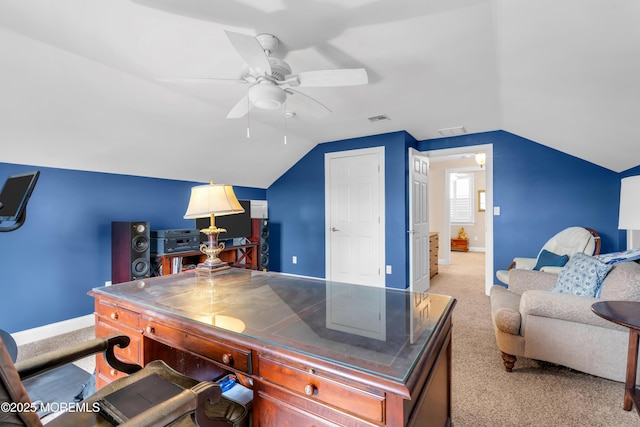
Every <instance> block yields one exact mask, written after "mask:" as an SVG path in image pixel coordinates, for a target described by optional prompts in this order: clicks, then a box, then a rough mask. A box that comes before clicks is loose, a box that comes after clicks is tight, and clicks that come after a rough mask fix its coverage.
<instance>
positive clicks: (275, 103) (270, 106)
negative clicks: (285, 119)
mask: <svg viewBox="0 0 640 427" xmlns="http://www.w3.org/2000/svg"><path fill="white" fill-rule="evenodd" d="M286 99H287V94H286V93H285V91H283V90H282V89H280V88H279V87H278V86H276V85H275V84H274V83H272V82H269V81H263V82H260V83H258V84H257V85H253V86H251V87H250V88H249V100H250V101H251V103H252V104H253V105H255V106H256V107H258V108H261V109H263V110H275V109H278V108H280V107H281V106H282V104H284V101H285V100H286Z"/></svg>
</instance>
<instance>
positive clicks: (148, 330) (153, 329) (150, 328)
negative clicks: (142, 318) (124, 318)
mask: <svg viewBox="0 0 640 427" xmlns="http://www.w3.org/2000/svg"><path fill="white" fill-rule="evenodd" d="M147 333H148V334H155V333H156V328H154V327H153V326H151V325H149V326H147Z"/></svg>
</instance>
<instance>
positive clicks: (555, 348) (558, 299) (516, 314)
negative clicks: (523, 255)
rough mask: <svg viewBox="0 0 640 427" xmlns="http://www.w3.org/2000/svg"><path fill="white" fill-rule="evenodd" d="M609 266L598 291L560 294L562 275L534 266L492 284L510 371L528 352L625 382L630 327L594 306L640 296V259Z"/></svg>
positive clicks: (496, 319)
mask: <svg viewBox="0 0 640 427" xmlns="http://www.w3.org/2000/svg"><path fill="white" fill-rule="evenodd" d="M585 256H586V255H585ZM567 266H568V265H567ZM609 268H610V270H609V269H607V272H606V273H605V275H603V280H602V281H601V282H600V283H601V285H600V286H599V287H598V289H597V294H596V295H595V296H585V295H575V294H573V293H560V292H558V291H557V289H556V287H557V285H558V283H559V280H558V279H559V274H555V273H548V272H541V271H535V270H522V269H512V270H510V271H509V287H508V288H506V287H503V286H501V285H495V286H493V287H492V289H491V294H490V295H491V297H490V298H491V317H492V321H493V326H494V330H495V334H496V341H497V344H498V348H499V349H500V351H501V352H502V358H503V362H504V366H505V368H506V370H507V371H508V372H511V371H512V369H513V367H514V363H515V362H516V358H517V357H526V358H529V359H535V360H541V361H546V362H551V363H554V364H558V365H563V366H566V367H569V368H572V369H575V370H578V371H581V372H586V373H588V374H592V375H596V376H599V377H603V378H608V379H611V380H614V381H621V382H624V380H625V372H626V363H627V348H628V343H629V330H628V329H627V328H624V327H622V326H618V325H616V324H614V323H612V322H609V321H607V320H605V319H603V318H601V317H599V316H597V315H596V314H594V313H593V312H592V311H591V305H592V304H593V303H594V302H597V301H601V300H632V301H640V264H638V263H637V262H633V261H627V262H619V263H617V264H615V265H614V266H613V267H611V266H609ZM560 274H563V273H562V272H561V273H560ZM551 289H554V291H552V290H551ZM565 292H566V291H565ZM578 293H580V292H578ZM639 372H640V371H639ZM639 378H640V376H639Z"/></svg>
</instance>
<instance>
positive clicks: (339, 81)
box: [284, 68, 369, 87]
mask: <svg viewBox="0 0 640 427" xmlns="http://www.w3.org/2000/svg"><path fill="white" fill-rule="evenodd" d="M290 79H291V80H293V81H294V83H291V82H289V80H290ZM295 80H297V82H298V83H297V85H296V83H295ZM284 81H285V82H288V83H289V84H290V85H291V86H300V87H337V86H357V85H366V84H367V83H368V82H369V77H368V76H367V70H365V69H364V68H345V69H339V70H318V71H303V72H302V73H297V74H291V75H289V76H287V77H285V80H284Z"/></svg>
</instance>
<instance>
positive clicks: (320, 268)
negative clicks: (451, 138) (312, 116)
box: [267, 132, 415, 289]
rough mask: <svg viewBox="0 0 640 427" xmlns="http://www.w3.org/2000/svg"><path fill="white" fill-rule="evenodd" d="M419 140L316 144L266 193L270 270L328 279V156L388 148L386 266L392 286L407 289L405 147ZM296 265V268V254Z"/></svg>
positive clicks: (396, 136) (403, 136)
mask: <svg viewBox="0 0 640 427" xmlns="http://www.w3.org/2000/svg"><path fill="white" fill-rule="evenodd" d="M411 144H413V145H415V140H413V138H411V136H410V135H408V134H407V133H406V132H394V133H389V134H383V135H375V136H367V137H361V138H354V139H348V140H344V141H337V142H329V143H324V144H319V145H317V146H316V147H315V148H314V149H313V150H311V151H310V152H309V153H307V155H305V156H304V157H303V158H302V159H301V160H300V161H299V162H298V163H296V164H295V165H294V166H293V167H292V168H291V169H289V171H287V172H286V173H285V174H284V175H282V176H281V177H280V178H279V179H278V180H277V181H276V182H275V183H274V184H273V185H271V186H270V187H269V188H268V189H267V199H268V201H269V220H270V221H269V224H270V235H269V246H270V251H271V255H270V269H271V270H274V271H281V272H285V273H292V274H302V275H307V276H313V277H325V229H324V228H325V215H324V213H325V203H324V198H325V194H324V155H325V153H331V152H336V151H346V150H354V149H360V148H369V147H379V146H382V147H384V149H385V154H384V155H385V201H386V206H387V209H386V212H385V216H386V227H385V239H386V252H385V258H386V264H387V265H391V267H392V271H393V274H391V275H387V277H386V284H387V286H388V287H395V288H402V289H404V288H405V287H406V285H405V283H406V281H407V266H406V256H407V252H406V251H407V244H406V236H407V232H406V230H407V229H406V215H407V212H406V209H405V206H406V203H407V202H406V200H407V198H406V182H407V178H406V177H407V172H406V171H407V166H406V165H407V148H408V146H410V145H411ZM294 255H295V256H296V257H297V258H298V263H297V264H293V263H292V261H291V259H292V257H293V256H294Z"/></svg>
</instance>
